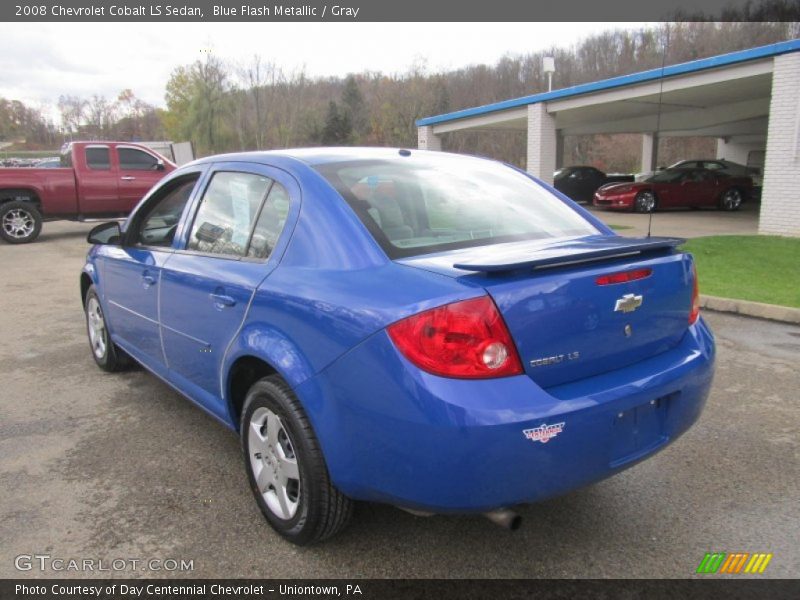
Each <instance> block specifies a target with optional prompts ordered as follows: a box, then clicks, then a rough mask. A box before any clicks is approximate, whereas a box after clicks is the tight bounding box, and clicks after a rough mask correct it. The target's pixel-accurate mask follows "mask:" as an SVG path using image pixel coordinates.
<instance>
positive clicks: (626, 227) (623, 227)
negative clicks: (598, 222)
mask: <svg viewBox="0 0 800 600" xmlns="http://www.w3.org/2000/svg"><path fill="white" fill-rule="evenodd" d="M608 226H609V227H611V229H613V230H614V231H622V230H623V229H633V227H632V226H630V225H615V224H614V223H609V225H608Z"/></svg>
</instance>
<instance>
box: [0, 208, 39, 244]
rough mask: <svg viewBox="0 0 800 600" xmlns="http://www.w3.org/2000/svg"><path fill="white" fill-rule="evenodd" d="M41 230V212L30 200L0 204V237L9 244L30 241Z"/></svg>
mask: <svg viewBox="0 0 800 600" xmlns="http://www.w3.org/2000/svg"><path fill="white" fill-rule="evenodd" d="M41 231H42V214H41V213H40V212H39V210H38V209H37V208H36V206H34V205H33V204H31V203H30V202H20V201H18V200H16V201H12V202H6V203H5V204H2V205H0V237H2V238H3V239H4V240H5V241H7V242H8V243H10V244H27V243H28V242H32V241H33V240H35V239H36V238H37V237H39V233H40V232H41Z"/></svg>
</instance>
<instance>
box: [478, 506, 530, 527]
mask: <svg viewBox="0 0 800 600" xmlns="http://www.w3.org/2000/svg"><path fill="white" fill-rule="evenodd" d="M483 515H484V516H485V517H486V518H487V519H489V520H490V521H491V522H492V523H494V524H495V525H499V526H500V527H502V528H503V529H508V530H509V531H516V530H517V529H519V528H520V525H522V517H520V516H519V515H518V514H517V513H515V512H514V511H513V510H510V509H508V508H498V509H497V510H490V511H489V512H485V513H483Z"/></svg>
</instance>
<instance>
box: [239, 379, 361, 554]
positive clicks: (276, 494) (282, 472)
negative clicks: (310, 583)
mask: <svg viewBox="0 0 800 600" xmlns="http://www.w3.org/2000/svg"><path fill="white" fill-rule="evenodd" d="M241 440H242V453H243V455H244V462H245V468H246V469H247V477H248V480H249V481H250V488H251V489H252V491H253V494H254V495H255V498H256V502H257V503H258V507H259V508H260V509H261V512H262V513H263V514H264V516H265V517H266V519H267V521H268V522H269V524H270V525H271V526H272V528H273V529H275V531H277V532H278V533H279V534H280V535H282V536H283V537H284V538H286V539H287V540H288V541H290V542H292V543H294V544H297V545H300V546H304V545H307V544H313V543H315V542H319V541H322V540H325V539H327V538H329V537H332V536H333V535H335V534H336V533H338V532H339V531H341V530H342V529H343V528H344V527H345V526H346V525H347V523H348V521H349V520H350V517H351V515H352V512H353V503H352V501H351V500H350V499H349V498H347V497H346V496H344V495H343V494H342V493H341V492H340V491H339V490H337V489H336V487H335V486H334V485H333V483H332V482H331V480H330V475H329V474H328V469H327V466H326V465H325V460H324V458H323V456H322V451H321V449H320V447H319V443H318V442H317V439H316V436H315V435H314V432H313V430H312V429H311V424H310V423H309V421H308V418H307V417H306V415H305V412H304V411H303V408H302V407H301V406H300V403H299V402H298V400H297V398H296V397H295V395H294V393H293V392H292V390H291V388H289V386H288V385H287V384H286V383H285V382H284V381H283V380H282V379H281V378H280V377H278V376H275V375H273V376H270V377H265V378H264V379H261V380H259V381H257V382H256V383H254V384H253V386H252V387H251V388H250V391H249V392H248V393H247V398H246V399H245V406H244V410H243V411H242V419H241Z"/></svg>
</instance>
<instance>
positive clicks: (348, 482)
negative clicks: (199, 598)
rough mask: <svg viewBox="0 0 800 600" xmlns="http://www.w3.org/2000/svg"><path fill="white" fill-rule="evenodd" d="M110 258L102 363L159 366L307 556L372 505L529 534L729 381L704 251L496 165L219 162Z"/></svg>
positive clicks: (644, 451)
mask: <svg viewBox="0 0 800 600" xmlns="http://www.w3.org/2000/svg"><path fill="white" fill-rule="evenodd" d="M89 241H90V242H92V243H93V244H94V245H93V246H92V248H91V250H90V251H89V254H88V257H87V260H86V263H85V266H84V269H83V272H82V273H81V275H80V292H81V295H82V299H83V305H84V307H85V313H86V321H87V332H88V337H89V341H90V345H91V351H92V354H93V356H94V359H95V361H96V362H97V364H98V365H99V366H100V367H101V368H103V369H105V370H107V371H116V370H119V369H122V368H124V367H125V366H126V365H127V364H129V363H130V362H131V361H132V360H133V361H136V362H138V363H141V364H142V365H143V366H144V367H145V368H146V369H148V370H149V371H151V372H152V373H153V374H154V375H156V376H158V377H160V378H161V379H163V380H164V381H165V382H167V383H168V384H169V385H171V386H172V387H174V388H175V389H177V390H179V391H180V392H181V393H182V394H184V395H185V396H187V397H188V398H189V399H191V400H192V401H193V402H194V403H196V404H197V405H198V406H199V407H200V408H202V409H204V410H205V411H207V412H208V413H210V414H211V415H213V416H214V417H216V418H217V419H218V420H219V421H221V422H222V423H223V424H225V425H226V426H228V427H229V428H231V429H232V430H234V431H236V432H238V434H239V435H240V436H241V448H242V455H243V462H244V466H245V470H246V473H247V477H248V480H249V484H250V487H251V488H252V491H253V493H254V496H255V499H256V502H257V503H258V505H259V507H260V508H261V511H262V512H263V513H264V516H265V517H266V519H267V520H268V521H269V523H270V524H271V525H272V526H273V527H274V528H275V529H276V530H277V531H278V532H279V533H280V534H281V535H283V536H284V537H285V538H287V539H288V540H290V541H292V542H294V543H297V544H309V543H313V542H317V541H321V540H323V539H326V538H329V537H331V536H332V535H334V534H335V533H337V532H338V531H340V530H341V529H342V528H343V527H344V526H345V525H346V524H347V522H348V520H349V519H350V517H351V514H352V507H353V502H354V501H370V502H381V503H387V504H391V505H394V506H398V507H400V508H402V509H405V510H410V511H414V512H415V513H416V514H441V513H467V514H479V513H483V514H485V515H486V516H488V517H489V518H490V519H492V520H493V521H495V522H496V523H498V524H500V525H503V526H504V527H507V528H512V529H513V528H516V527H518V526H519V524H520V518H519V516H518V515H517V514H516V513H515V512H514V507H515V506H516V505H521V504H526V503H532V502H537V501H540V500H543V499H545V498H549V497H552V496H556V495H559V494H564V493H566V492H569V491H571V490H573V489H575V488H578V487H580V486H584V485H588V484H591V483H593V482H596V481H599V480H601V479H604V478H606V477H609V476H611V475H613V474H615V473H618V472H620V471H621V470H622V469H625V468H627V467H630V466H632V465H634V464H635V463H637V462H638V461H640V460H642V459H645V458H647V457H649V456H652V455H653V454H654V453H655V452H657V451H659V450H661V449H663V448H664V447H666V446H667V445H668V444H669V443H670V442H672V441H674V440H676V439H677V438H678V437H679V436H680V435H681V434H683V433H684V432H685V431H686V430H687V429H688V428H689V427H691V426H692V424H693V423H694V422H695V421H696V420H697V418H698V417H699V415H700V413H701V412H702V410H703V407H704V404H705V402H706V397H707V396H708V392H709V388H710V386H711V382H712V378H713V371H714V353H715V351H714V340H713V336H712V334H711V332H710V331H709V329H708V327H707V326H706V324H705V322H704V321H703V319H702V317H701V316H700V314H699V291H698V282H697V276H696V271H695V267H694V262H693V259H692V257H691V256H690V255H689V254H687V253H684V252H682V251H681V249H680V245H681V244H682V242H683V240H681V239H678V238H664V237H641V238H635V237H621V236H618V235H617V234H615V233H614V232H613V231H612V230H611V229H610V228H609V227H607V226H606V225H605V224H603V223H602V222H600V221H599V220H598V219H597V218H595V217H594V216H592V215H591V214H590V213H589V212H587V211H586V210H585V209H583V208H581V207H580V206H578V205H577V204H575V203H574V202H573V201H571V200H569V199H568V198H567V197H566V196H563V195H562V194H560V193H559V192H557V191H555V190H554V189H553V188H551V187H550V186H547V185H545V184H543V183H541V182H539V181H538V180H536V179H534V178H533V177H531V176H530V175H528V174H526V173H524V172H522V171H520V170H517V169H515V168H513V167H510V166H507V165H504V164H501V163H499V162H495V161H490V160H486V159H479V158H473V157H467V156H460V155H455V154H448V153H442V152H426V151H417V150H397V149H387V148H380V149H378V148H317V149H302V150H284V151H274V152H254V153H240V154H229V155H220V156H211V157H208V158H204V159H201V160H198V161H195V162H192V163H189V164H187V165H184V166H182V167H180V168H178V169H177V170H175V171H173V172H172V173H169V175H167V176H166V177H165V178H164V179H163V180H162V181H161V182H160V183H159V184H158V185H156V186H155V187H154V188H153V190H151V191H150V193H149V194H148V195H147V196H145V198H144V199H143V200H142V201H141V203H140V204H139V205H138V206H137V208H136V209H134V211H133V213H132V214H131V216H130V217H129V218H128V219H127V221H126V222H125V223H124V224H123V225H121V226H120V225H119V224H118V223H116V222H112V223H106V224H103V225H100V226H98V227H96V228H95V229H94V230H92V232H91V233H90V234H89Z"/></svg>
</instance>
